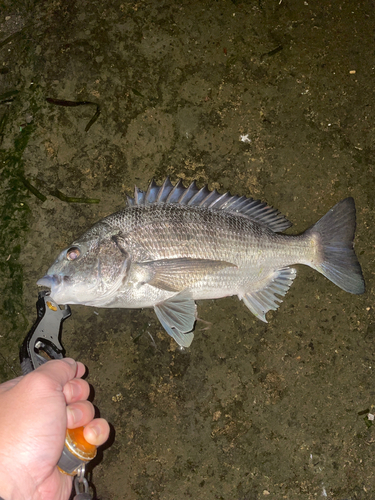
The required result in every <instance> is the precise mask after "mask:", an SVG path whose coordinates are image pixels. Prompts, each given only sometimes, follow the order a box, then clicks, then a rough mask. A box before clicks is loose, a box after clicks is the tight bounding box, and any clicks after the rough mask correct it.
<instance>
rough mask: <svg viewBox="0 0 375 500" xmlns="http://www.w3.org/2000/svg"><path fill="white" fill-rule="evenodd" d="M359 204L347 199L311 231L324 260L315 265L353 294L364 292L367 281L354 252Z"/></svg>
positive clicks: (332, 209) (338, 204)
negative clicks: (356, 216)
mask: <svg viewBox="0 0 375 500" xmlns="http://www.w3.org/2000/svg"><path fill="white" fill-rule="evenodd" d="M355 225H356V224H355V204H354V200H353V198H346V199H345V200H342V201H340V202H339V203H337V205H335V206H334V207H333V208H331V210H330V211H329V212H327V213H326V215H324V217H322V218H321V219H320V220H319V221H318V222H317V223H316V224H315V225H314V226H312V227H311V228H310V229H308V230H307V232H308V233H310V234H311V235H314V237H315V238H317V241H318V244H319V246H320V249H321V255H322V261H321V262H320V263H319V264H316V265H314V268H315V269H316V270H317V271H319V272H320V273H322V274H323V275H324V276H325V277H326V278H328V279H329V280H331V281H332V282H333V283H335V285H337V286H339V287H340V288H342V289H343V290H345V291H346V292H349V293H355V294H361V293H364V291H365V282H364V279H363V276H362V270H361V266H360V264H359V262H358V259H357V256H356V254H355V253H354V248H353V240H354V233H355Z"/></svg>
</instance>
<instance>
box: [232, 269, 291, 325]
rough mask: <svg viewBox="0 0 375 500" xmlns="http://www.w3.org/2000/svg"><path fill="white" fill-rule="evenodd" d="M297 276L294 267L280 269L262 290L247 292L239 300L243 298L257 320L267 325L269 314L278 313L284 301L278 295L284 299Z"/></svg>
mask: <svg viewBox="0 0 375 500" xmlns="http://www.w3.org/2000/svg"><path fill="white" fill-rule="evenodd" d="M296 274H297V271H296V270H295V269H294V268H293V267H284V268H282V269H278V270H277V271H275V272H274V273H273V274H272V275H271V276H270V280H269V281H268V282H267V284H266V285H265V286H264V287H263V288H262V289H261V290H257V291H255V292H247V293H245V294H244V295H243V296H242V297H239V298H242V300H243V301H244V303H245V305H246V306H247V307H248V308H249V309H250V311H251V312H252V313H253V314H254V315H255V316H256V317H257V318H259V319H261V320H262V321H264V322H265V323H267V320H266V314H267V312H268V311H271V310H273V311H276V309H277V308H278V307H279V306H280V304H281V302H282V299H280V298H279V297H277V296H276V294H277V295H279V296H282V297H284V295H285V294H286V293H287V291H288V290H289V288H290V286H291V284H292V283H293V280H294V278H295V277H296Z"/></svg>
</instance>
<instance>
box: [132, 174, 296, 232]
mask: <svg viewBox="0 0 375 500" xmlns="http://www.w3.org/2000/svg"><path fill="white" fill-rule="evenodd" d="M127 201H128V206H129V207H132V206H135V205H152V204H159V203H174V204H178V205H188V206H194V207H204V208H210V209H212V210H225V211H226V212H232V213H235V214H239V215H242V216H245V217H249V218H250V219H252V220H255V221H257V222H261V223H262V224H265V225H266V226H268V227H269V228H270V229H272V231H275V232H277V233H278V232H282V231H285V229H287V228H288V227H290V226H291V225H292V224H291V223H290V222H289V221H288V219H286V218H285V217H284V216H283V215H282V214H281V213H280V212H279V211H278V210H276V209H275V208H272V207H270V206H268V205H267V204H266V203H263V202H262V201H259V200H254V199H253V198H246V196H236V195H235V196H232V195H231V194H230V193H229V192H227V193H224V194H220V193H218V192H217V191H216V189H214V190H213V191H210V190H209V189H208V187H207V186H204V187H202V188H201V189H199V188H198V187H197V185H196V183H195V181H193V182H192V183H191V184H190V186H189V187H187V188H185V187H184V185H183V183H182V180H181V179H180V180H179V181H178V182H177V184H176V185H175V186H173V184H172V183H171V181H170V179H169V177H167V178H166V179H165V181H164V182H163V184H162V185H161V186H158V185H157V184H156V182H155V181H154V180H152V181H151V182H150V185H149V187H148V189H147V191H146V193H145V192H144V191H141V190H140V189H138V188H137V187H135V188H134V198H130V197H129V196H128V197H127Z"/></svg>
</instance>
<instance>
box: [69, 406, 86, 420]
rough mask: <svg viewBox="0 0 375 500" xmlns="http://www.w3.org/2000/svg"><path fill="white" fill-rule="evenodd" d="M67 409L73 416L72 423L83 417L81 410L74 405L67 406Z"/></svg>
mask: <svg viewBox="0 0 375 500" xmlns="http://www.w3.org/2000/svg"><path fill="white" fill-rule="evenodd" d="M68 411H69V413H70V414H71V416H72V418H73V424H76V423H77V422H79V421H80V420H81V419H82V417H83V413H82V411H81V410H80V409H79V408H77V407H75V406H68Z"/></svg>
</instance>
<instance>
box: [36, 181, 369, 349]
mask: <svg viewBox="0 0 375 500" xmlns="http://www.w3.org/2000/svg"><path fill="white" fill-rule="evenodd" d="M290 225H291V224H290V222H289V221H288V220H287V219H286V218H285V217H284V216H283V215H282V214H280V212H279V211H278V210H275V209H274V208H272V207H270V206H268V205H266V204H265V203H263V202H260V201H257V200H253V199H252V198H246V197H244V196H232V195H231V194H230V193H224V194H220V193H218V192H217V191H210V190H209V189H208V188H207V187H204V188H202V189H198V187H197V186H196V184H195V183H192V184H191V185H190V186H189V187H187V188H185V187H184V186H183V184H182V182H181V181H179V182H178V183H177V184H176V185H173V184H172V183H171V182H170V181H169V179H166V180H165V182H164V183H163V184H162V186H157V184H156V183H155V182H154V181H152V182H151V183H150V185H149V188H148V190H147V192H143V191H141V190H139V189H138V188H135V193H134V198H128V207H127V208H124V209H122V210H120V211H118V212H116V213H114V214H112V215H109V216H107V217H105V218H104V219H103V220H101V221H99V222H98V223H96V224H95V225H94V226H93V227H92V228H91V229H89V230H88V231H87V232H86V233H84V234H83V235H82V236H81V237H80V238H78V239H76V240H75V241H74V242H73V243H72V244H71V245H70V246H69V247H67V248H66V249H65V250H63V251H62V252H61V253H60V255H59V257H58V258H57V260H56V261H55V263H54V264H53V265H52V266H51V267H50V269H49V270H48V272H47V275H46V276H45V277H44V278H41V279H40V280H39V281H38V284H39V285H43V286H48V287H49V288H50V289H51V296H52V298H53V299H54V300H55V301H56V302H58V303H59V304H86V305H90V306H96V307H108V308H114V307H120V308H143V307H153V308H154V310H155V313H156V315H157V317H158V318H159V320H160V322H161V323H162V325H163V327H164V328H165V330H166V331H167V333H168V334H169V335H171V336H172V337H173V338H174V339H175V340H176V341H177V342H178V344H179V345H181V346H184V347H187V346H189V345H190V344H191V342H192V340H193V336H194V334H193V328H194V324H195V320H196V305H195V300H197V299H217V298H222V297H226V296H230V295H237V296H238V298H239V299H241V300H243V302H244V304H245V305H246V306H247V307H248V308H249V309H250V311H251V312H252V313H254V314H255V315H256V316H257V317H258V318H259V319H261V320H262V321H265V322H266V321H267V320H266V313H267V312H268V311H270V310H275V309H277V308H278V307H279V305H280V303H281V302H282V297H283V296H284V295H285V294H286V293H287V291H288V289H289V287H290V286H291V284H292V282H293V280H294V278H295V276H296V270H295V269H294V268H293V267H290V266H293V265H294V264H305V265H308V266H310V267H312V268H313V269H316V270H317V271H319V272H320V273H322V274H323V275H325V276H326V277H327V278H328V279H330V280H331V281H333V282H334V283H335V284H336V285H338V286H339V287H341V288H342V289H344V290H346V291H348V292H350V293H354V294H359V293H363V292H364V289H365V286H364V280H363V277H362V271H361V268H360V265H359V263H358V260H357V258H356V255H355V253H354V247H353V239H354V232H355V204H354V200H353V199H352V198H347V199H345V200H343V201H341V202H339V203H338V204H337V205H335V207H333V208H332V209H331V210H330V211H329V212H328V213H327V214H326V215H325V216H324V217H322V219H320V221H318V222H317V223H316V224H315V225H314V226H312V227H311V228H309V229H308V230H306V231H305V232H304V233H303V234H301V235H297V236H290V235H285V234H281V233H282V231H284V230H285V229H286V228H288V227H289V226H290Z"/></svg>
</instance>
